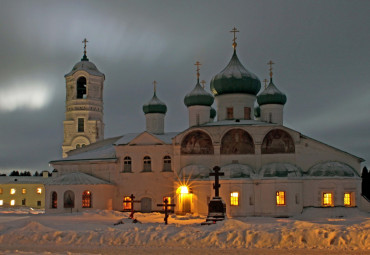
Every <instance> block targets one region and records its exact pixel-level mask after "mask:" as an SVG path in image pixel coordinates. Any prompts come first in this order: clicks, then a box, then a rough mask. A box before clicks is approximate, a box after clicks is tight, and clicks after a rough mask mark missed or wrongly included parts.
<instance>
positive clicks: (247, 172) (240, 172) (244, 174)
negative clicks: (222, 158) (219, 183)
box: [221, 164, 254, 179]
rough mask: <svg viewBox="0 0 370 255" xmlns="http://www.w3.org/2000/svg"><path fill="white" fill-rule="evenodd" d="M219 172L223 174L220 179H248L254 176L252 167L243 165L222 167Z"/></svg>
mask: <svg viewBox="0 0 370 255" xmlns="http://www.w3.org/2000/svg"><path fill="white" fill-rule="evenodd" d="M221 172H223V173H224V174H225V176H224V177H222V179H224V178H226V179H228V178H230V179H234V178H250V177H251V176H252V175H253V174H254V170H253V168H252V167H250V166H248V165H243V164H230V165H226V166H223V167H221Z"/></svg>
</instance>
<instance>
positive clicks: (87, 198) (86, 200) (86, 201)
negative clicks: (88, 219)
mask: <svg viewBox="0 0 370 255" xmlns="http://www.w3.org/2000/svg"><path fill="white" fill-rule="evenodd" d="M82 208H91V192H90V191H88V190H85V191H84V193H82Z"/></svg>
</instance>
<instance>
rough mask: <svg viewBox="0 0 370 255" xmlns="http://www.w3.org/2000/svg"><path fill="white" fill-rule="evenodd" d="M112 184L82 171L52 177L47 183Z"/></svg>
mask: <svg viewBox="0 0 370 255" xmlns="http://www.w3.org/2000/svg"><path fill="white" fill-rule="evenodd" d="M98 184H111V183H109V182H107V181H104V180H102V179H99V178H97V177H94V176H92V175H88V174H85V173H81V172H75V173H68V174H65V175H62V176H59V177H56V178H51V179H50V181H49V182H48V183H47V184H46V185H98Z"/></svg>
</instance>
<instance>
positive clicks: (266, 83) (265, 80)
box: [263, 79, 268, 89]
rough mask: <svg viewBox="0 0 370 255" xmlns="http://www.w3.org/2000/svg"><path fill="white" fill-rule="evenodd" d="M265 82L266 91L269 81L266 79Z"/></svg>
mask: <svg viewBox="0 0 370 255" xmlns="http://www.w3.org/2000/svg"><path fill="white" fill-rule="evenodd" d="M263 82H264V83H265V89H266V88H267V82H268V80H267V79H264V80H263Z"/></svg>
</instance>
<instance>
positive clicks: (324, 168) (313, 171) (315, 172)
mask: <svg viewBox="0 0 370 255" xmlns="http://www.w3.org/2000/svg"><path fill="white" fill-rule="evenodd" d="M307 175H309V176H312V177H336V176H338V177H357V176H358V174H357V173H356V171H355V170H354V169H353V168H352V167H350V166H349V165H347V164H344V163H341V162H336V161H330V162H325V163H319V164H316V165H314V166H313V167H311V168H310V169H309V170H308V173H307Z"/></svg>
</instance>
